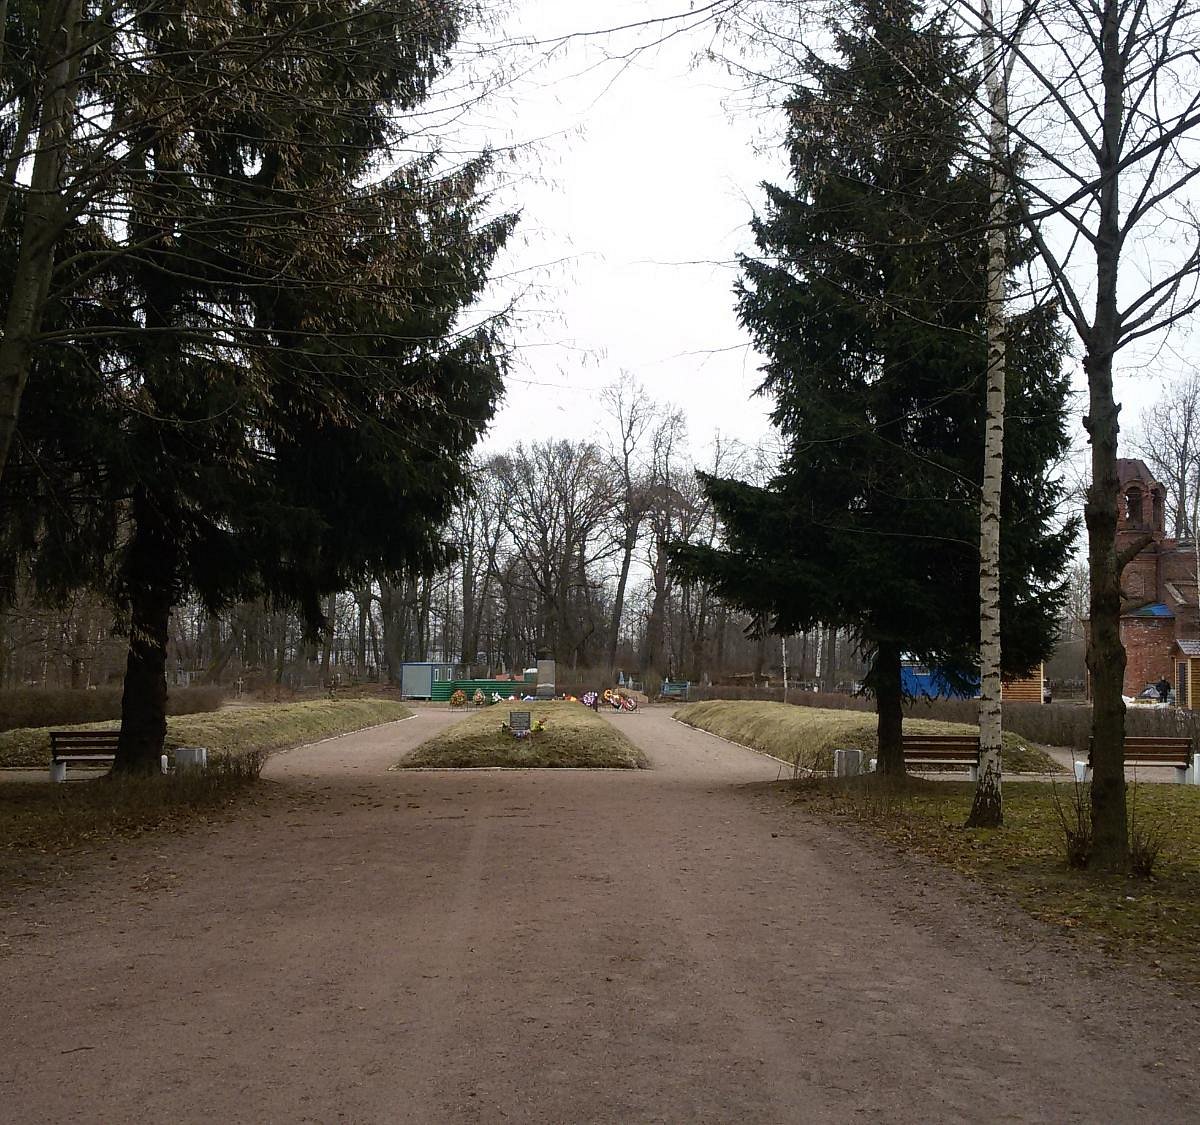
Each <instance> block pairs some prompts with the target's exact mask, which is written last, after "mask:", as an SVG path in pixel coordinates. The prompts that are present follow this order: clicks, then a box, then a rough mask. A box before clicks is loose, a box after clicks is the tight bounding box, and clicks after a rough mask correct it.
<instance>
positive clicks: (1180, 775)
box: [1175, 766, 1192, 785]
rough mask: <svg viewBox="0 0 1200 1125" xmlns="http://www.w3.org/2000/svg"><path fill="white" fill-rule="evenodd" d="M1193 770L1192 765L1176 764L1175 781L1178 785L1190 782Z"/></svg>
mask: <svg viewBox="0 0 1200 1125" xmlns="http://www.w3.org/2000/svg"><path fill="white" fill-rule="evenodd" d="M1191 772H1192V767H1191V766H1176V767H1175V783H1176V784H1177V785H1186V784H1187V783H1188V775H1189V774H1190V773H1191Z"/></svg>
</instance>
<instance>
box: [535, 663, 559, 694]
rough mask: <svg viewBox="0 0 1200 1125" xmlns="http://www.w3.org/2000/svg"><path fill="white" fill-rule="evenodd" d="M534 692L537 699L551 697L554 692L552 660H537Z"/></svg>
mask: <svg viewBox="0 0 1200 1125" xmlns="http://www.w3.org/2000/svg"><path fill="white" fill-rule="evenodd" d="M534 694H535V695H536V696H537V697H538V699H553V698H554V696H555V694H556V692H555V688H554V661H553V660H539V661H538V662H537V691H535V692H534Z"/></svg>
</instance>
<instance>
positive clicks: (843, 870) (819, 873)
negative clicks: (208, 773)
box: [0, 708, 1200, 1123]
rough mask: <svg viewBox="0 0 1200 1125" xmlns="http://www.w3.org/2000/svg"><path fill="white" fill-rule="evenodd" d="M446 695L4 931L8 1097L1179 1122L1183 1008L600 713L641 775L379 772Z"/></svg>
mask: <svg viewBox="0 0 1200 1125" xmlns="http://www.w3.org/2000/svg"><path fill="white" fill-rule="evenodd" d="M453 718H454V716H453V715H451V714H450V713H448V712H446V711H441V710H433V709H429V710H423V711H421V712H420V713H419V714H418V716H417V717H416V718H415V719H411V720H408V721H405V722H401V723H396V724H392V725H390V726H387V727H381V728H377V729H375V730H373V731H369V732H362V733H358V734H353V735H348V736H346V737H343V738H339V739H335V740H332V741H329V742H325V743H321V744H318V745H316V746H312V747H306V748H302V749H299V750H295V751H291V752H289V753H286V754H280V755H278V756H277V757H275V758H274V759H272V762H271V764H270V766H269V768H268V771H267V776H268V777H269V779H270V781H271V785H270V787H269V789H270V794H271V795H270V796H269V797H268V798H266V799H264V800H262V801H260V802H259V804H257V805H256V806H252V807H250V808H248V809H247V810H245V811H244V812H243V813H241V814H239V815H237V816H235V817H234V818H232V819H231V820H229V821H228V822H226V823H222V824H219V825H214V826H211V827H207V828H201V829H195V830H191V831H188V832H186V833H179V834H174V835H163V834H159V835H155V836H153V837H148V838H145V839H143V840H141V841H131V842H121V843H116V844H113V845H111V846H110V847H106V848H105V849H104V853H103V854H102V855H100V856H93V857H83V858H79V859H78V860H76V861H74V862H73V863H72V865H71V867H70V869H64V868H62V867H47V868H46V869H45V870H43V871H41V872H40V873H39V881H38V883H37V884H36V885H35V886H29V887H15V888H14V887H11V886H10V887H9V888H7V889H6V890H5V891H4V893H3V899H4V901H3V914H2V916H0V925H2V931H0V942H3V945H2V946H0V948H2V949H3V950H4V955H3V956H0V978H2V979H3V993H2V996H3V1001H2V1005H0V1006H2V1009H3V1019H2V1022H0V1118H3V1119H4V1120H6V1121H13V1122H22V1123H33V1122H67V1121H73V1122H80V1121H82V1122H90V1121H96V1122H105V1123H110V1122H111V1123H116V1122H134V1121H136V1122H209V1123H211V1122H221V1123H224V1122H275V1121H281V1122H282V1121H286V1122H301V1121H303V1122H334V1121H350V1122H442V1121H446V1122H493V1121H505V1120H508V1121H518V1122H585V1121H586V1122H591V1121H597V1122H599V1121H603V1122H756V1123H757V1122H805V1123H808V1122H847V1121H853V1120H870V1121H873V1122H919V1121H922V1122H923V1121H980V1122H983V1121H987V1122H992V1121H1001V1120H1003V1121H1053V1122H1060V1121H1098V1120H1103V1121H1114V1122H1129V1121H1147V1122H1184V1121H1195V1120H1197V1119H1198V1118H1200V1092H1198V1091H1197V1087H1196V1085H1195V1082H1194V1075H1193V1073H1192V1071H1193V1067H1192V1058H1191V1056H1192V1054H1193V1052H1194V1047H1195V1044H1196V1042H1197V1040H1198V1032H1200V1018H1198V1013H1200V1007H1198V1000H1200V997H1197V996H1196V995H1195V994H1194V993H1186V994H1184V993H1178V994H1177V993H1174V992H1172V991H1171V990H1170V989H1168V988H1166V987H1164V986H1162V985H1161V984H1159V983H1158V982H1155V981H1150V980H1143V979H1141V977H1140V976H1138V975H1136V974H1135V973H1133V972H1131V971H1130V970H1127V969H1122V968H1118V967H1114V966H1107V965H1105V966H1099V967H1095V968H1091V969H1089V968H1088V964H1087V961H1086V960H1085V956H1084V955H1085V952H1086V951H1084V950H1082V949H1080V948H1076V947H1069V946H1064V945H1063V944H1062V942H1061V939H1060V938H1058V937H1057V936H1056V935H1055V934H1054V933H1053V932H1052V931H1050V930H1048V929H1043V928H1041V927H1040V926H1039V925H1037V924H1036V923H1033V922H1030V921H1027V920H1023V919H1022V918H1020V917H1018V916H1016V915H1014V914H1012V913H1011V912H1010V911H1009V908H1008V907H1006V906H1004V905H1003V904H1000V903H998V902H996V901H994V900H992V899H989V898H987V897H985V896H984V895H983V894H982V893H980V892H977V891H974V890H972V889H971V888H969V887H964V886H962V885H960V884H956V883H954V881H953V876H950V875H947V874H946V873H945V872H942V871H935V870H934V869H932V868H929V867H926V866H923V865H921V864H920V863H918V862H914V861H911V860H908V859H906V858H903V857H898V856H888V855H886V854H884V853H883V852H881V851H880V850H879V849H878V848H876V847H873V846H870V845H866V844H861V843H858V842H856V841H855V840H853V839H852V838H851V837H850V836H849V835H847V834H845V833H843V832H842V831H841V830H840V829H837V828H834V827H830V826H828V825H826V824H824V823H821V822H819V821H816V820H813V819H809V818H807V817H806V816H805V815H803V814H801V813H797V812H796V811H795V810H793V809H791V808H789V807H788V806H787V803H786V799H785V798H783V797H782V796H781V795H780V794H779V792H778V791H776V790H774V789H773V788H772V787H771V786H770V785H768V784H764V783H769V782H771V781H772V780H774V779H775V778H776V777H777V776H778V774H779V772H780V767H779V764H778V763H776V762H774V761H772V760H770V759H767V758H764V757H761V756H758V755H755V754H753V753H750V752H747V751H744V750H739V749H737V748H736V747H733V746H731V745H729V744H727V743H724V742H722V741H720V740H718V739H715V738H713V737H711V736H709V735H706V734H703V733H701V732H698V731H694V730H692V729H690V728H688V727H685V726H682V725H680V724H678V723H675V722H673V721H672V720H671V718H670V711H669V709H663V708H648V709H646V710H644V711H642V712H641V713H639V714H636V715H621V716H615V717H613V719H612V721H614V722H616V723H618V724H620V726H621V728H622V729H623V730H625V731H626V732H627V733H628V734H629V735H630V737H631V738H633V740H634V741H635V742H637V743H638V744H639V745H640V746H641V747H642V748H643V749H644V750H645V751H646V753H647V754H648V755H649V757H650V759H651V761H652V763H653V765H654V766H655V769H654V770H652V771H612V772H592V771H552V770H546V771H539V772H531V771H530V772H527V771H507V772H497V771H480V772H468V773H449V772H423V773H412V772H403V771H401V772H388V771H387V767H388V766H389V765H390V764H392V763H393V762H394V761H395V760H396V759H397V758H398V757H399V756H400V755H401V753H403V752H404V751H406V750H408V749H411V748H412V747H414V746H415V745H416V744H417V743H419V742H420V741H422V740H423V739H424V738H425V737H427V736H428V735H429V734H430V733H432V732H433V731H435V730H437V729H440V728H441V727H442V726H443V725H444V724H446V723H447V722H450V721H452V719H453Z"/></svg>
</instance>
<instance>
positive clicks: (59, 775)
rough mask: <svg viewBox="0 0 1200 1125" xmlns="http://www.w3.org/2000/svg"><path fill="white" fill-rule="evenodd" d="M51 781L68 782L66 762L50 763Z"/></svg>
mask: <svg viewBox="0 0 1200 1125" xmlns="http://www.w3.org/2000/svg"><path fill="white" fill-rule="evenodd" d="M50 780H51V781H66V780H67V763H66V762H51V763H50Z"/></svg>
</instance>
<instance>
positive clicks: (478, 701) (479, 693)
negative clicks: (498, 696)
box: [471, 687, 487, 707]
mask: <svg viewBox="0 0 1200 1125" xmlns="http://www.w3.org/2000/svg"><path fill="white" fill-rule="evenodd" d="M471 702H472V703H474V704H475V706H476V707H482V706H483V705H484V704H485V703H486V702H487V697H486V696H485V695H484V694H483V688H478V687H477V688H476V689H475V697H474V698H473V699H472V700H471Z"/></svg>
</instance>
